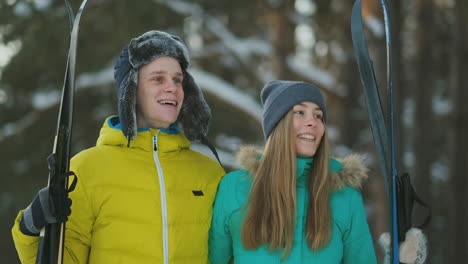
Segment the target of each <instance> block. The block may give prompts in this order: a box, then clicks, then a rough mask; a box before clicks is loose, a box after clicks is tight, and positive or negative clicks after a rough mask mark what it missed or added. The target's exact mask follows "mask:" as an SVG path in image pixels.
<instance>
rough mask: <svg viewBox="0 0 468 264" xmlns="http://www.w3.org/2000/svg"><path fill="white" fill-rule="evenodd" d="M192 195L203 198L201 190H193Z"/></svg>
mask: <svg viewBox="0 0 468 264" xmlns="http://www.w3.org/2000/svg"><path fill="white" fill-rule="evenodd" d="M192 193H193V195H195V196H203V192H202V191H201V190H193V191H192Z"/></svg>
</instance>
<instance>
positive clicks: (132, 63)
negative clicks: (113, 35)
mask: <svg viewBox="0 0 468 264" xmlns="http://www.w3.org/2000/svg"><path fill="white" fill-rule="evenodd" d="M161 57H171V58H174V59H176V60H177V61H178V62H179V64H180V67H181V69H182V72H183V75H184V78H183V83H182V86H183V89H184V101H183V103H182V108H181V110H180V113H179V116H178V118H177V121H176V123H177V124H178V125H179V127H181V128H182V129H183V131H184V134H185V136H186V137H187V138H188V139H189V140H190V141H199V140H201V139H202V138H203V137H204V136H205V135H206V134H207V132H208V124H209V121H210V119H211V111H210V108H209V106H208V104H207V103H206V102H205V99H204V98H203V94H202V92H201V90H200V88H199V87H198V86H197V84H196V83H195V81H194V79H193V77H192V75H190V73H188V72H187V68H188V66H189V63H190V58H189V55H188V51H187V47H186V46H185V44H184V43H183V42H182V40H181V39H180V38H179V37H177V36H173V35H171V34H168V33H166V32H162V31H157V30H153V31H148V32H146V33H144V34H143V35H141V36H139V37H137V38H134V39H132V40H131V41H130V43H129V44H128V45H127V46H125V47H124V48H123V49H122V52H121V53H120V56H119V58H117V61H116V63H115V66H114V78H115V81H116V82H117V89H118V108H119V119H120V124H121V126H122V132H123V133H124V135H125V137H126V138H127V139H128V141H129V142H130V140H134V139H135V138H136V135H137V121H136V94H137V90H136V89H137V87H138V71H139V69H140V67H141V66H144V65H146V64H148V63H150V62H152V61H154V60H156V59H158V58H161Z"/></svg>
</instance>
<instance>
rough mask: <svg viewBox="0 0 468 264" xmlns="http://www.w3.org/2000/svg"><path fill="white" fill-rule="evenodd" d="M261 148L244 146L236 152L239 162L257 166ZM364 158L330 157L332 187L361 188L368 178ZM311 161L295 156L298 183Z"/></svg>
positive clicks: (303, 180)
mask: <svg viewBox="0 0 468 264" xmlns="http://www.w3.org/2000/svg"><path fill="white" fill-rule="evenodd" d="M262 152H263V149H262V148H260V147H257V146H244V147H242V148H241V150H240V151H239V153H238V154H237V159H238V162H239V164H240V165H241V166H242V168H244V169H245V170H248V171H253V170H255V169H256V168H258V165H259V156H261V155H262ZM363 160H364V158H363V157H362V156H360V155H357V154H351V155H348V156H346V157H344V158H337V159H333V158H332V159H330V163H329V164H330V169H329V171H330V177H331V181H332V186H333V189H341V188H343V187H345V186H351V187H354V188H357V189H361V188H362V185H363V183H364V182H365V181H366V180H367V178H368V174H367V173H368V171H369V169H368V168H367V167H366V166H365V165H364V161H363ZM312 163H313V158H297V159H296V166H297V175H298V183H297V184H298V185H302V184H306V183H307V175H308V171H309V169H310V168H311V166H312Z"/></svg>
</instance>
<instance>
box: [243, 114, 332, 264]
mask: <svg viewBox="0 0 468 264" xmlns="http://www.w3.org/2000/svg"><path fill="white" fill-rule="evenodd" d="M292 116H293V114H292V111H289V112H288V113H287V114H286V115H285V117H283V118H282V119H281V120H280V121H279V122H278V124H277V126H276V128H275V129H273V131H272V132H271V134H270V136H269V137H268V139H267V142H266V145H265V150H264V153H263V158H262V159H261V160H260V164H259V166H258V167H257V169H256V170H255V171H252V172H251V173H252V176H253V183H252V187H251V190H250V193H249V198H248V201H247V209H246V210H247V212H246V214H245V217H244V223H243V225H242V230H241V241H242V245H243V247H244V248H245V249H256V248H258V247H259V246H260V245H264V246H266V247H267V248H268V250H269V251H270V252H273V251H275V250H277V251H282V250H283V249H284V252H283V259H286V258H287V257H288V256H289V254H290V252H291V249H292V243H293V237H294V230H295V226H296V204H297V203H296V179H297V176H296V147H295V146H296V145H295V136H294V134H293V128H292V126H293V125H292V119H293V118H292ZM328 157H329V145H328V140H327V133H326V128H325V132H324V135H323V137H322V142H321V143H320V146H319V148H318V149H317V152H316V155H315V156H314V163H313V166H312V169H311V170H310V175H309V177H308V183H307V185H308V191H309V195H310V200H309V205H308V210H307V220H306V228H305V229H306V239H307V244H308V246H309V247H310V249H311V250H314V251H315V250H318V249H321V248H324V247H325V246H326V245H327V244H328V242H329V241H330V236H331V212H330V205H329V193H330V180H329V177H327V175H328V159H329V158H328Z"/></svg>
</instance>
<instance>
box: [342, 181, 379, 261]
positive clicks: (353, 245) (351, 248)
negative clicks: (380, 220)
mask: <svg viewBox="0 0 468 264" xmlns="http://www.w3.org/2000/svg"><path fill="white" fill-rule="evenodd" d="M350 190H352V191H351V195H350V196H351V197H350V199H349V209H350V211H349V222H348V223H349V225H348V227H347V229H346V231H345V232H344V234H343V246H344V249H343V250H344V252H343V263H344V264H351V263H367V264H374V263H375V264H377V258H376V256H375V251H374V245H373V242H372V236H371V234H370V231H369V226H368V224H367V219H366V212H365V209H364V203H363V201H362V196H361V193H360V192H359V191H357V190H355V189H351V188H350Z"/></svg>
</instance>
